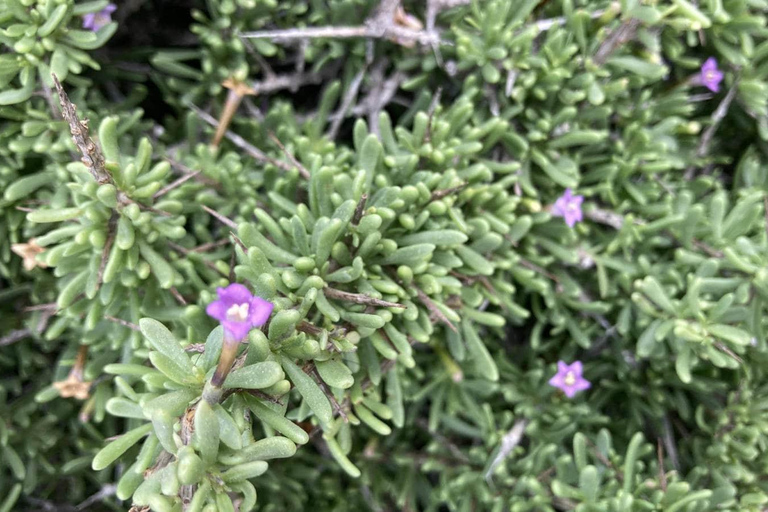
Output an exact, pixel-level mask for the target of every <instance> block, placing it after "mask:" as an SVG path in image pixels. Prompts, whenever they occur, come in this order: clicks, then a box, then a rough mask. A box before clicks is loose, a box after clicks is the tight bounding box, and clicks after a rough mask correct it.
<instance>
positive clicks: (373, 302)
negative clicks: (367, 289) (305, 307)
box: [323, 286, 405, 309]
mask: <svg viewBox="0 0 768 512" xmlns="http://www.w3.org/2000/svg"><path fill="white" fill-rule="evenodd" d="M323 293H324V294H325V296H326V297H329V298H331V299H338V300H345V301H347V302H354V303H356V304H365V305H368V306H376V307H380V308H402V309H405V306H403V305H402V304H398V303H396V302H389V301H386V300H381V299H376V298H374V297H369V296H368V295H363V294H362V293H350V292H344V291H341V290H337V289H335V288H329V287H328V286H326V287H325V288H323Z"/></svg>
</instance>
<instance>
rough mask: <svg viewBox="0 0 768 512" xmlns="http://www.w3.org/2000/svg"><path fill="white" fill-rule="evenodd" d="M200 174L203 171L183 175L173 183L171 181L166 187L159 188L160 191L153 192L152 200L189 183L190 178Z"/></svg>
mask: <svg viewBox="0 0 768 512" xmlns="http://www.w3.org/2000/svg"><path fill="white" fill-rule="evenodd" d="M201 172H203V171H194V172H192V173H190V174H185V175H184V176H182V177H181V178H179V179H177V180H175V181H172V182H171V183H169V184H168V185H166V186H164V187H163V188H161V189H160V190H158V191H157V192H155V194H154V195H153V196H152V199H157V198H158V197H161V196H164V195H165V194H167V193H168V192H170V191H171V190H173V189H175V188H177V187H180V186H181V185H183V184H184V183H186V182H187V181H189V180H191V179H192V178H194V177H195V176H197V175H199V174H200V173H201Z"/></svg>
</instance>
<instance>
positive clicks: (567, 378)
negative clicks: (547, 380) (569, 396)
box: [564, 372, 576, 386]
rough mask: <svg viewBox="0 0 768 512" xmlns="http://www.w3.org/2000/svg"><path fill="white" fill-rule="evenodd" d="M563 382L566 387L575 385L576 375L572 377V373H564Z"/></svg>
mask: <svg viewBox="0 0 768 512" xmlns="http://www.w3.org/2000/svg"><path fill="white" fill-rule="evenodd" d="M564 382H565V385H566V386H573V385H574V384H576V375H574V374H573V372H568V373H566V374H565V379H564Z"/></svg>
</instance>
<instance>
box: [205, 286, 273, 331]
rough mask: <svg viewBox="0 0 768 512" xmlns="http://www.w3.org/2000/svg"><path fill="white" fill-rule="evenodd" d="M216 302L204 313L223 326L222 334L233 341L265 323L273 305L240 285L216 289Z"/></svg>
mask: <svg viewBox="0 0 768 512" xmlns="http://www.w3.org/2000/svg"><path fill="white" fill-rule="evenodd" d="M216 293H217V294H218V295H219V298H218V300H215V301H213V302H211V303H210V304H208V307H207V308H206V309H205V312H206V313H208V315H209V316H212V317H213V318H215V319H216V320H219V321H220V322H221V325H223V326H224V333H225V336H226V337H229V338H231V339H233V340H235V341H241V340H243V339H244V338H245V337H246V336H248V332H249V331H250V330H251V329H252V328H254V327H261V326H262V325H264V324H265V323H267V319H269V315H271V314H272V309H273V308H274V305H273V304H272V303H271V302H269V301H266V300H264V299H262V298H261V297H257V296H255V295H253V294H252V293H251V292H250V290H248V288H246V287H245V286H243V285H242V284H237V283H233V284H230V285H229V286H227V287H226V288H217V289H216Z"/></svg>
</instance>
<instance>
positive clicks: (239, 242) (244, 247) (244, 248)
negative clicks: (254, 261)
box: [229, 231, 248, 254]
mask: <svg viewBox="0 0 768 512" xmlns="http://www.w3.org/2000/svg"><path fill="white" fill-rule="evenodd" d="M229 235H230V236H231V237H232V240H234V242H235V243H236V244H237V245H238V246H240V248H241V249H242V250H243V252H244V253H246V254H247V253H248V248H247V247H246V246H245V244H244V243H243V241H242V240H240V238H239V237H238V236H237V235H236V234H234V233H233V232H232V231H230V232H229Z"/></svg>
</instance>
